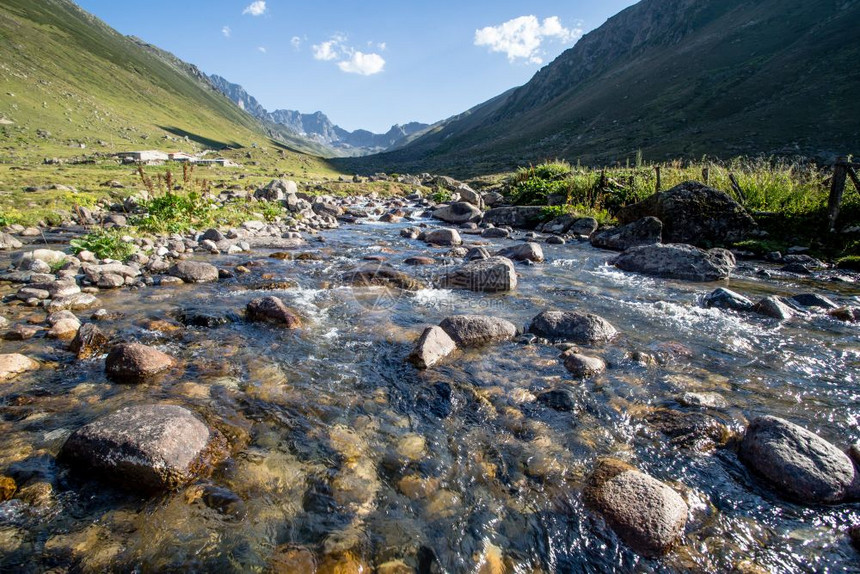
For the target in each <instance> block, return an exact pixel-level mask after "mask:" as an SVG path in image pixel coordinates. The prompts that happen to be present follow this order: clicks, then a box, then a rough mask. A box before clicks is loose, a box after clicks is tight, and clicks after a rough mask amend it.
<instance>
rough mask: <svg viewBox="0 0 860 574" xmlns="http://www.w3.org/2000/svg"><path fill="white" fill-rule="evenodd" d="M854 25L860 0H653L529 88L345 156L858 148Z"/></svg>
mask: <svg viewBox="0 0 860 574" xmlns="http://www.w3.org/2000/svg"><path fill="white" fill-rule="evenodd" d="M857 22H860V1H858V0H812V1H808V0H753V1H741V0H643V1H642V2H640V3H639V4H636V5H635V6H632V7H630V8H628V9H626V10H624V11H623V12H621V13H619V14H618V15H616V16H615V17H613V18H611V19H610V20H609V21H607V22H606V24H604V25H603V26H602V27H600V28H599V29H597V30H595V31H593V32H591V33H590V34H588V35H586V36H585V37H583V38H582V39H581V40H580V41H579V43H577V45H576V46H574V47H573V48H571V49H569V50H567V51H566V52H564V53H563V54H562V55H561V56H559V57H558V58H557V59H556V60H555V61H554V62H552V63H551V64H550V65H548V66H546V67H545V68H543V69H542V70H541V71H540V72H538V73H537V74H536V75H535V77H534V78H533V79H532V80H531V81H530V82H529V83H528V84H526V85H525V86H522V87H521V88H518V89H516V90H514V91H512V92H509V93H508V94H504V95H502V96H499V97H498V98H496V99H494V100H491V101H490V102H487V103H486V104H484V105H482V106H478V108H476V110H475V112H474V113H472V114H468V115H466V116H465V117H462V118H456V119H452V120H450V121H447V122H444V124H443V125H441V127H439V129H436V130H435V131H431V132H430V133H428V134H427V135H425V136H423V137H421V138H418V139H417V140H415V141H413V142H412V143H410V144H409V145H407V146H405V147H404V148H402V149H400V150H397V151H394V152H392V153H388V154H381V155H379V156H373V157H371V158H367V159H366V160H365V161H364V162H361V161H359V162H351V163H348V164H345V165H346V166H347V167H348V168H350V169H361V170H362V171H371V170H379V169H387V170H391V171H399V172H404V171H413V172H415V171H422V170H431V171H438V170H444V171H446V172H452V173H458V174H463V175H467V174H469V175H474V174H480V173H487V172H491V171H499V170H506V169H510V168H512V167H515V166H518V165H523V164H527V163H529V162H538V161H541V160H544V159H548V158H550V159H552V158H557V157H558V158H565V159H568V160H570V161H574V162H575V161H577V160H581V161H583V162H585V163H611V162H614V161H621V162H624V161H625V160H626V159H628V158H631V159H632V158H633V157H634V155H635V154H636V151H637V150H638V149H641V150H642V152H643V154H644V156H645V158H646V159H651V160H662V159H668V158H677V157H689V158H695V157H701V156H702V155H705V154H708V155H714V156H723V157H725V156H735V155H741V154H761V153H764V154H772V153H775V154H803V155H808V156H817V157H823V158H829V157H832V156H834V155H837V154H848V153H852V152H853V153H860V148H858V145H860V114H858V113H857V111H856V102H857V101H860V100H858V98H860V96H858V94H860V66H858V62H860V34H858V33H857ZM500 100H501V101H500Z"/></svg>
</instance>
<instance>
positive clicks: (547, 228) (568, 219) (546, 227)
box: [539, 213, 577, 235]
mask: <svg viewBox="0 0 860 574" xmlns="http://www.w3.org/2000/svg"><path fill="white" fill-rule="evenodd" d="M576 220H577V217H576V216H575V215H571V214H569V213H565V214H564V215H559V216H558V217H555V218H553V219H550V220H549V221H547V222H546V223H544V224H543V225H541V226H540V228H539V229H540V231H541V232H543V233H556V234H558V235H562V234H565V233H567V232H568V231H569V230H570V228H571V227H572V226H573V224H574V222H575V221H576Z"/></svg>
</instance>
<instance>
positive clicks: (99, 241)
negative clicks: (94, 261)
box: [69, 230, 137, 261]
mask: <svg viewBox="0 0 860 574" xmlns="http://www.w3.org/2000/svg"><path fill="white" fill-rule="evenodd" d="M69 244H70V245H71V246H72V251H73V252H75V253H80V252H81V251H84V250H86V251H92V252H93V253H95V255H96V257H98V258H99V259H117V260H119V261H125V260H126V259H128V258H129V257H131V256H132V255H133V254H134V253H135V251H137V250H136V248H135V246H134V244H132V243H126V242H125V241H123V240H122V233H121V232H119V231H110V230H98V231H93V232H92V233H88V234H87V235H84V236H83V237H80V238H78V239H72V240H71V241H70V242H69Z"/></svg>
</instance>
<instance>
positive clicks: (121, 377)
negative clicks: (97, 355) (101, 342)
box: [105, 343, 175, 383]
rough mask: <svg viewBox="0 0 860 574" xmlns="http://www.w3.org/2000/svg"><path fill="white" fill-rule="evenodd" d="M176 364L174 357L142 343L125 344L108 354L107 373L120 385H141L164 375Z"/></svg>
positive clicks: (106, 361) (106, 360)
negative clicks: (144, 381) (163, 373)
mask: <svg viewBox="0 0 860 574" xmlns="http://www.w3.org/2000/svg"><path fill="white" fill-rule="evenodd" d="M174 363H175V360H174V359H173V357H171V356H170V355H168V354H166V353H162V352H161V351H159V350H158V349H154V348H152V347H147V346H146V345H141V344H140V343H123V344H120V345H117V346H116V347H114V348H113V349H111V350H110V353H108V356H107V358H106V359H105V372H107V375H108V377H110V378H111V379H114V380H115V381H117V382H120V383H139V382H142V381H143V380H144V379H147V378H149V377H152V376H155V375H157V374H159V373H162V372H164V371H166V370H167V369H169V368H170V367H172V366H173V365H174Z"/></svg>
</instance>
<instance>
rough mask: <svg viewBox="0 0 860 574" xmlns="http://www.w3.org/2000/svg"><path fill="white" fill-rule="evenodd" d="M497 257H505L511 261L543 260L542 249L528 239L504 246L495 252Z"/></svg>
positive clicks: (538, 261)
mask: <svg viewBox="0 0 860 574" xmlns="http://www.w3.org/2000/svg"><path fill="white" fill-rule="evenodd" d="M496 255H498V256H499V257H507V258H508V259H511V260H513V261H533V262H535V263H540V262H542V261H543V260H544V257H543V249H541V246H540V245H538V244H537V243H534V242H532V241H529V242H528V243H520V244H519V245H512V246H510V247H506V248H504V249H502V250H501V251H499V252H498V253H496Z"/></svg>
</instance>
